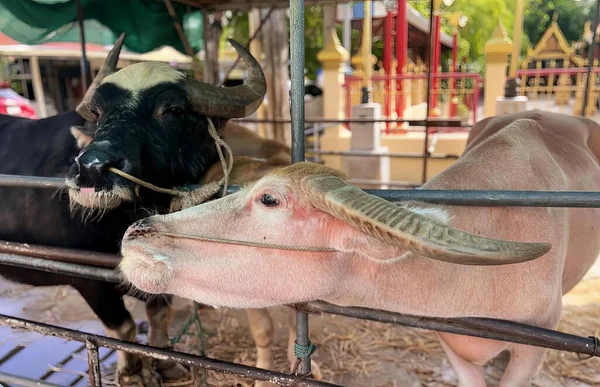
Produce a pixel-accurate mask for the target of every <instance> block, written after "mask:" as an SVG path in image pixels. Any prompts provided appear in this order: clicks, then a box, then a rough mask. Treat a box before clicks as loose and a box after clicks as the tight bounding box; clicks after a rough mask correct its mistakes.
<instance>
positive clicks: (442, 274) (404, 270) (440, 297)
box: [324, 251, 485, 317]
mask: <svg viewBox="0 0 600 387" xmlns="http://www.w3.org/2000/svg"><path fill="white" fill-rule="evenodd" d="M397 256H398V257H401V258H400V259H399V260H398V261H396V262H392V263H385V262H376V261H374V260H372V259H370V258H367V257H364V256H362V255H361V254H358V253H355V254H353V255H352V256H350V257H349V256H347V255H346V256H345V257H344V259H345V260H346V261H347V264H348V266H349V268H348V271H347V274H346V275H344V276H343V278H341V280H340V284H339V286H336V287H335V290H334V291H333V292H332V293H331V295H330V296H328V297H327V299H325V300H324V301H327V302H331V303H333V304H336V305H341V306H357V307H365V308H373V309H382V310H388V311H391V312H396V313H404V314H411V315H419V316H431V317H464V316H473V315H475V314H481V313H482V310H481V309H478V307H477V306H476V302H474V301H475V300H474V299H473V297H471V295H470V294H469V293H470V292H469V291H468V290H467V291H465V288H463V289H462V291H461V289H460V287H457V286H456V284H457V282H456V281H455V278H456V277H457V276H456V275H454V274H453V273H455V272H456V268H455V267H453V266H455V265H453V264H449V263H445V262H440V261H435V260H432V259H429V258H426V257H421V256H418V255H416V254H412V253H407V252H402V251H399V252H398V253H397ZM453 288H456V289H457V290H458V291H453ZM457 306H458V307H457ZM484 313H485V312H484Z"/></svg>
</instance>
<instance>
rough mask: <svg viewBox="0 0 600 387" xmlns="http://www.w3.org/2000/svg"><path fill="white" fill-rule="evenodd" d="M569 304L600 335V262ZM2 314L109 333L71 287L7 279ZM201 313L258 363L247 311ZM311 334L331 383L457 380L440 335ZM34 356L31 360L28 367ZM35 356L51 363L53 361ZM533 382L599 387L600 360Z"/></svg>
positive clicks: (188, 340)
mask: <svg viewBox="0 0 600 387" xmlns="http://www.w3.org/2000/svg"><path fill="white" fill-rule="evenodd" d="M0 281H1V280H0ZM126 303H127V305H128V308H129V310H130V311H132V312H133V314H134V316H135V317H136V320H138V321H141V320H143V319H144V308H143V305H142V304H141V303H140V302H138V301H136V300H134V299H131V298H127V299H126ZM189 305H190V304H189V302H187V301H184V300H177V303H176V307H177V315H176V316H177V319H176V320H177V321H176V323H175V324H174V325H173V326H172V329H171V334H172V335H173V336H174V335H176V334H177V333H179V331H180V329H181V326H182V324H183V322H184V321H185V320H186V319H187V318H188V316H189ZM564 305H565V306H564V312H563V317H562V320H561V322H560V325H559V330H561V331H564V332H568V333H573V334H577V335H581V336H590V335H594V336H597V337H598V336H600V324H599V323H598V321H600V262H599V263H597V264H596V265H595V267H594V268H593V269H592V270H591V271H590V273H588V275H587V276H586V278H585V279H584V280H583V281H582V282H580V284H579V285H578V286H577V287H576V288H575V289H573V291H571V292H570V293H569V294H568V295H566V296H565V297H564ZM0 313H3V314H10V315H14V316H19V317H24V318H28V319H32V320H37V321H42V322H46V323H50V324H57V325H62V326H67V327H71V328H76V329H80V330H84V331H91V332H100V333H101V334H102V327H101V325H100V324H99V322H98V321H97V320H96V319H95V316H94V314H93V313H92V311H91V310H90V309H89V307H88V306H87V305H86V304H85V302H84V301H83V299H82V298H81V297H80V296H79V294H78V293H77V292H75V291H74V290H72V289H71V288H69V287H60V288H46V289H41V288H30V287H28V286H22V285H16V284H9V283H7V282H0ZM272 315H273V317H274V322H275V326H276V340H275V358H276V364H277V369H278V370H279V371H283V372H288V369H287V367H288V364H287V358H286V346H287V332H288V331H287V327H286V325H285V322H286V316H287V309H286V308H274V309H273V310H272ZM200 317H201V321H202V330H203V332H204V334H203V335H202V337H203V338H204V340H203V343H202V346H203V348H204V351H205V353H206V355H207V356H209V357H213V358H217V359H221V360H226V361H234V362H237V363H243V364H247V365H254V362H255V356H256V353H255V349H254V345H253V341H252V338H251V336H250V332H249V330H248V327H247V326H248V325H247V324H248V323H247V318H246V314H245V312H244V311H243V310H230V309H202V310H201V311H200ZM2 332H3V333H0V336H3V337H2V339H3V340H6V339H11V341H13V342H14V341H15V340H17V341H20V342H25V343H28V344H31V343H32V342H35V341H36V340H39V337H37V335H34V334H31V333H21V332H19V333H16V332H12V333H10V338H9V337H8V336H7V335H6V333H7V332H6V331H2ZM310 332H311V340H312V341H313V342H314V343H315V344H316V345H317V347H318V349H317V351H316V352H315V354H314V355H313V358H314V359H315V360H316V361H317V363H318V364H319V365H320V368H321V371H322V372H323V375H324V379H325V380H327V381H331V382H335V383H339V384H343V385H346V386H372V387H404V386H406V387H413V386H435V387H437V386H456V385H457V380H456V377H455V375H454V373H453V371H452V369H451V367H450V364H449V363H448V360H447V359H446V357H445V355H444V353H443V351H442V348H441V346H440V345H439V343H438V341H437V339H436V335H435V333H434V332H429V331H424V330H419V329H413V328H405V327H399V326H391V325H388V324H381V323H374V322H368V321H362V320H356V319H351V318H346V317H341V316H331V315H320V316H317V315H311V317H310ZM200 345H201V342H200V340H199V337H198V335H197V334H196V332H195V331H194V329H192V330H191V331H190V335H187V336H186V337H184V339H183V340H182V342H181V343H180V344H178V349H179V350H181V351H185V352H191V353H198V350H199V346H200ZM1 350H2V340H0V351H1ZM0 357H1V356H0ZM31 361H32V360H31V359H29V360H28V367H29V366H31ZM35 361H37V362H42V363H43V364H48V363H49V360H48V359H36V360H35ZM500 363H501V362H500V361H497V362H496V364H494V363H493V364H489V365H488V366H487V367H486V376H487V379H488V385H489V386H496V385H497V384H498V381H499V377H500V375H501V372H502V367H503V365H502V364H500ZM0 371H1V369H0ZM106 384H110V383H106ZM175 385H177V386H185V385H192V382H191V381H181V382H180V383H174V384H171V386H175ZM197 385H207V386H236V387H237V386H240V387H243V386H252V385H253V382H252V381H251V380H245V379H242V378H237V377H234V376H229V375H224V374H220V373H216V372H209V373H208V374H205V375H203V377H202V380H200V381H199V383H198V384H197ZM533 385H534V386H544V387H545V386H548V387H554V386H556V387H558V386H567V387H583V386H599V385H600V359H599V358H593V359H580V358H579V357H578V356H577V355H575V354H570V353H566V352H559V351H552V350H549V351H547V353H546V355H545V357H544V362H543V365H542V367H541V369H540V372H539V373H538V375H537V376H536V377H535V379H534V381H533Z"/></svg>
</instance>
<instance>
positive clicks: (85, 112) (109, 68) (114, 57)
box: [75, 33, 125, 122]
mask: <svg viewBox="0 0 600 387" xmlns="http://www.w3.org/2000/svg"><path fill="white" fill-rule="evenodd" d="M124 40H125V34H124V33H123V34H121V36H119V39H117V41H116V42H115V45H114V46H113V48H112V49H111V50H110V52H109V53H108V55H107V56H106V59H105V60H104V63H103V64H102V67H101V68H100V71H99V72H98V75H96V78H94V82H92V84H91V85H90V87H89V88H88V89H87V91H86V92H85V95H84V96H83V99H82V100H81V102H80V103H79V105H78V106H77V108H76V109H75V110H76V111H77V113H79V115H80V116H82V117H83V118H85V119H86V120H88V121H90V122H95V121H96V116H95V115H94V114H93V113H92V112H91V111H90V109H89V106H88V105H89V103H90V101H91V99H92V96H93V95H94V93H95V92H96V88H97V87H98V86H100V84H101V83H102V80H103V79H104V78H106V76H107V75H110V74H112V73H114V72H115V69H116V68H117V63H118V62H119V54H121V48H122V47H123V41H124Z"/></svg>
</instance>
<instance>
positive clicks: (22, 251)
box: [0, 175, 600, 386]
mask: <svg viewBox="0 0 600 387" xmlns="http://www.w3.org/2000/svg"><path fill="white" fill-rule="evenodd" d="M62 184H63V180H62V179H59V178H35V177H31V176H11V175H0V187H25V188H46V189H55V188H57V187H60V186H62ZM238 189H239V187H236V186H233V187H230V189H229V190H228V192H229V193H233V192H236V191H237V190H238ZM365 191H366V192H368V193H370V194H374V195H377V196H380V197H382V198H384V199H386V200H390V201H408V200H419V201H424V202H428V203H433V204H447V205H461V206H527V207H590V208H592V207H593V208H600V192H584V191H568V192H565V191H498V190H489V191H482V190H405V191H402V190H400V191H397V190H365ZM119 260H120V258H119V257H118V256H116V255H111V254H105V253H97V252H91V251H81V250H75V249H65V248H57V247H48V246H38V245H31V244H23V243H15V242H8V241H0V264H1V265H8V266H17V267H23V268H30V269H34V270H40V271H46V272H51V273H60V274H66V275H71V276H77V277H83V278H89V279H94V280H100V281H108V282H114V283H119V282H121V277H120V275H119V274H118V273H117V272H116V271H115V270H114V268H115V267H116V266H117V265H118V262H119ZM291 307H293V308H295V309H296V310H297V311H298V314H299V315H300V316H301V317H302V316H306V318H300V319H298V322H297V323H298V324H306V325H304V326H305V330H303V331H302V332H300V333H298V336H300V335H301V334H304V333H303V332H306V338H308V325H307V322H308V313H329V314H336V315H342V316H348V317H353V318H359V319H367V320H372V321H379V322H386V323H392V324H396V325H404V326H411V327H416V328H421V329H430V330H435V331H442V332H449V333H456V334H462V335H469V336H474V337H482V338H488V339H495V340H501V341H507V342H512V343H518V344H528V345H534V346H540V347H545V348H551V349H556V350H562V351H569V352H574V353H578V354H584V355H589V356H600V342H599V341H598V339H597V338H594V337H581V336H576V335H571V334H567V333H562V332H557V331H553V330H549V329H543V328H539V327H535V326H530V325H526V324H519V323H515V322H511V321H504V320H497V319H485V318H455V319H443V318H430V317H422V316H411V315H403V314H399V313H392V312H387V311H381V310H374V309H368V308H353V307H340V306H337V305H333V304H329V303H325V302H308V303H304V304H297V305H291ZM303 321H304V322H303ZM0 325H6V326H10V327H13V328H19V329H27V330H32V331H35V332H38V333H42V334H46V335H52V336H58V337H63V338H66V339H70V340H76V341H81V342H84V343H86V346H87V349H88V354H89V359H91V360H90V371H89V372H90V385H92V386H100V385H101V381H100V380H99V379H98V377H97V375H99V362H98V361H97V360H95V359H96V356H97V355H96V353H97V348H98V347H107V348H112V349H117V350H121V351H125V352H129V353H134V354H138V355H145V356H149V357H154V358H165V357H168V358H170V359H173V360H176V361H180V362H182V364H186V365H192V366H196V367H201V368H205V369H210V370H214V371H220V372H227V373H233V374H237V375H240V376H245V377H250V378H254V379H256V380H265V381H271V382H273V383H275V384H278V385H283V386H291V385H297V386H335V384H331V383H326V382H318V381H315V380H312V379H309V378H302V377H298V376H296V375H291V374H285V373H279V372H273V371H267V370H263V369H260V368H256V367H249V366H241V365H239V364H235V363H228V362H223V361H219V360H215V359H210V358H206V357H202V356H193V355H189V354H185V353H181V352H177V351H168V350H163V349H160V348H155V347H150V346H144V345H139V344H133V343H128V342H122V341H119V340H115V339H110V338H105V337H103V336H98V335H91V334H87V333H81V332H77V331H73V330H69V329H64V328H60V327H56V326H51V325H46V324H41V323H36V322H33V321H28V320H24V319H18V318H13V317H9V316H4V315H0ZM300 344H302V343H301V342H300ZM306 372H309V371H306ZM294 383H295V384H294Z"/></svg>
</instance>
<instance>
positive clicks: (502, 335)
mask: <svg viewBox="0 0 600 387" xmlns="http://www.w3.org/2000/svg"><path fill="white" fill-rule="evenodd" d="M293 308H294V309H297V310H302V311H305V312H307V313H318V314H320V313H331V314H337V315H341V316H347V317H353V318H357V319H363V320H371V321H379V322H384V323H390V324H396V325H403V326H409V327H413V328H420V329H428V330H433V331H441V332H449V333H456V334H459V335H467V336H474V337H481V338H486V339H493V340H500V341H506V342H510V343H517V344H526V345H533V346H536V347H544V348H550V349H556V350H559V351H567V352H575V353H579V354H584V355H590V356H597V357H600V341H599V340H598V338H596V337H588V338H586V337H581V336H575V335H572V334H568V333H563V332H558V331H553V330H551V329H545V328H539V327H534V326H531V325H526V324H520V323H516V322H512V321H506V320H496V319H488V318H468V317H464V318H453V319H445V318H435V317H423V316H411V315H405V314H400V313H393V312H387V311H382V310H375V309H369V308H348V307H342V306H337V305H333V304H329V303H326V302H308V303H305V304H297V305H294V306H293Z"/></svg>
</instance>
